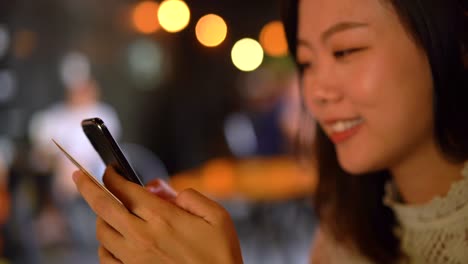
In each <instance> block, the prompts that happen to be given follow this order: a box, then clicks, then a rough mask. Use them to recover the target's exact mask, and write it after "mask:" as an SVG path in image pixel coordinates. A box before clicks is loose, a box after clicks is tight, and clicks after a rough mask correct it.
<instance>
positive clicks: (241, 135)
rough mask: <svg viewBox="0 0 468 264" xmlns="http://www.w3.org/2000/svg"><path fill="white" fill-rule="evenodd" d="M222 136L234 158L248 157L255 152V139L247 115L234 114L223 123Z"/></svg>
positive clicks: (252, 127)
mask: <svg viewBox="0 0 468 264" xmlns="http://www.w3.org/2000/svg"><path fill="white" fill-rule="evenodd" d="M224 135H225V137H226V141H227V144H228V147H229V150H231V152H232V153H233V154H234V155H235V156H236V157H248V156H252V155H254V154H255V151H256V150H257V145H258V143H257V137H256V135H255V129H254V126H253V123H252V121H251V120H250V119H249V118H248V116H247V115H245V114H241V113H234V114H231V115H230V116H228V117H227V119H226V120H225V121H224Z"/></svg>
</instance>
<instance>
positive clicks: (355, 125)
mask: <svg viewBox="0 0 468 264" xmlns="http://www.w3.org/2000/svg"><path fill="white" fill-rule="evenodd" d="M363 122H364V119H363V118H360V117H358V118H351V119H335V120H330V121H327V122H325V128H326V129H325V130H326V131H327V132H328V134H329V137H330V139H331V140H332V141H333V143H335V144H338V143H341V142H344V141H346V140H348V139H349V138H351V137H352V136H354V135H355V134H356V133H357V132H358V131H359V129H360V128H361V127H362V124H363Z"/></svg>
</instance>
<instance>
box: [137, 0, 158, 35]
mask: <svg viewBox="0 0 468 264" xmlns="http://www.w3.org/2000/svg"><path fill="white" fill-rule="evenodd" d="M158 8H159V5H158V3H156V2H153V1H144V2H140V3H138V4H137V5H136V6H135V8H134V9H133V13H132V20H133V25H134V26H135V28H136V29H137V30H138V31H139V32H141V33H144V34H151V33H154V32H156V31H158V29H159V28H160V25H159V22H158Z"/></svg>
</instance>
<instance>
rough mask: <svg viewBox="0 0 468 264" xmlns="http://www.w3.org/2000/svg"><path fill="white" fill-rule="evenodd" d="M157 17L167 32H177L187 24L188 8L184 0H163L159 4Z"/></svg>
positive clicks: (188, 17)
mask: <svg viewBox="0 0 468 264" xmlns="http://www.w3.org/2000/svg"><path fill="white" fill-rule="evenodd" d="M158 19H159V24H160V25H161V27H162V28H163V29H164V30H166V31H167V32H171V33H175V32H179V31H181V30H183V29H184V28H185V27H187V25H188V24H189V21H190V10H189V8H188V6H187V4H186V3H185V2H184V1H181V0H165V1H163V2H162V3H161V5H160V6H159V10H158Z"/></svg>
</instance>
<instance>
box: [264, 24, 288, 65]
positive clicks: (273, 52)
mask: <svg viewBox="0 0 468 264" xmlns="http://www.w3.org/2000/svg"><path fill="white" fill-rule="evenodd" d="M260 44H261V45H262V47H263V49H264V50H265V53H266V54H268V55H270V56H272V57H282V56H286V55H287V54H288V43H287V41H286V34H285V32H284V26H283V23H282V22H281V21H272V22H270V23H268V24H266V25H265V26H264V27H263V29H262V31H261V32H260Z"/></svg>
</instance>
